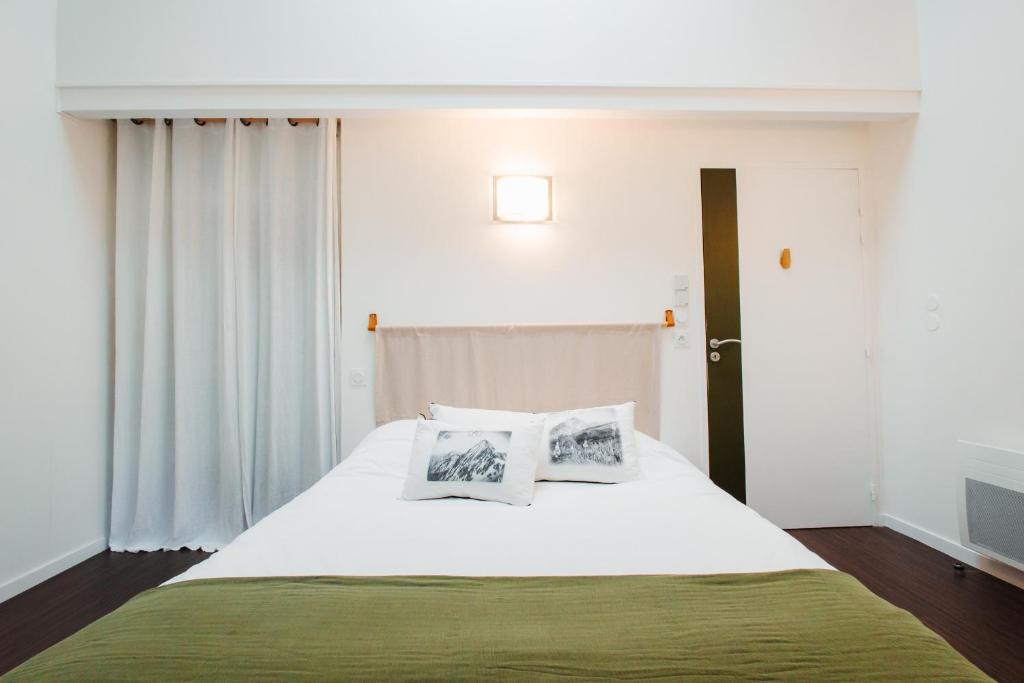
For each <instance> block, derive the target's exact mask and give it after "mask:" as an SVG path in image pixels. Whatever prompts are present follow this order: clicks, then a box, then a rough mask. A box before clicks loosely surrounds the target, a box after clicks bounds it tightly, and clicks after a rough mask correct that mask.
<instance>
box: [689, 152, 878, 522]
mask: <svg viewBox="0 0 1024 683" xmlns="http://www.w3.org/2000/svg"><path fill="white" fill-rule="evenodd" d="M702 168H734V169H736V191H737V194H738V193H739V192H740V185H739V180H740V176H741V175H742V173H743V172H744V171H749V170H772V169H776V170H822V171H833V170H836V171H854V172H855V173H856V174H857V195H858V213H859V220H858V225H859V228H860V246H861V249H860V254H861V278H860V280H861V292H862V295H863V297H864V318H865V319H864V354H865V356H866V362H865V363H864V366H865V372H866V374H867V377H866V380H867V397H868V405H867V414H868V424H867V425H865V428H866V429H867V430H868V435H867V437H868V444H869V447H870V450H871V452H870V453H869V454H868V457H869V458H870V459H871V482H870V487H871V490H870V495H871V509H872V516H873V517H874V522H875V525H876V526H877V525H878V524H879V523H880V521H879V520H880V515H881V508H882V485H881V473H882V462H881V444H880V443H879V438H880V437H879V434H880V428H879V426H880V420H881V416H880V403H879V395H880V387H879V380H878V365H877V362H878V343H877V340H878V323H877V321H878V298H877V292H878V290H877V285H876V283H875V281H874V279H873V278H871V274H872V273H874V272H877V241H876V235H875V230H874V222H873V220H872V218H873V217H872V216H871V214H870V212H869V211H866V210H865V207H870V206H871V205H870V203H869V201H868V199H869V192H868V190H869V189H870V185H869V182H870V177H869V176H868V177H867V178H866V177H865V176H866V174H865V168H864V164H858V165H850V164H821V163H806V162H798V163H777V164H773V163H744V164H740V163H736V162H735V160H733V161H729V160H724V161H723V160H717V161H713V160H706V159H705V160H700V161H699V162H698V163H696V164H695V165H694V167H693V169H692V170H691V172H692V174H693V178H694V179H695V183H696V184H695V187H694V194H695V197H696V201H695V203H694V204H695V214H694V217H693V218H694V226H695V231H696V237H697V248H698V251H697V258H695V259H694V260H695V262H696V271H695V273H694V275H693V277H692V278H690V286H691V290H692V289H694V288H695V287H694V285H696V288H699V289H697V291H696V296H694V297H691V300H690V305H691V306H693V304H694V303H698V304H699V306H700V310H699V311H693V310H691V321H690V326H689V333H690V335H691V340H692V344H691V348H693V349H697V347H698V346H699V347H700V352H701V354H702V358H701V366H700V374H699V377H700V387H699V390H700V391H699V397H698V406H699V410H700V411H701V415H702V419H701V420H700V421H699V422H700V434H699V441H700V466H701V469H702V470H703V471H704V473H705V474H707V473H708V472H710V471H711V450H710V441H709V429H710V428H709V423H708V416H709V413H708V365H707V359H706V357H703V356H704V355H706V354H707V345H708V342H707V334H706V325H705V323H706V317H705V316H706V313H705V308H704V302H705V299H704V295H705V292H704V218H703V217H704V207H703V205H702V203H701V192H700V170H701V169H702ZM742 267H743V264H742V263H741V264H740V268H741V272H742ZM695 320H699V321H700V324H699V325H695V324H694V321H695ZM698 342H699V344H698Z"/></svg>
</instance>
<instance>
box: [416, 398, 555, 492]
mask: <svg viewBox="0 0 1024 683" xmlns="http://www.w3.org/2000/svg"><path fill="white" fill-rule="evenodd" d="M543 428H544V420H543V418H540V417H538V418H535V419H533V420H531V421H529V422H527V423H525V424H523V425H517V426H515V427H509V426H504V427H502V426H497V427H489V428H488V427H481V426H479V425H471V426H462V427H459V426H455V425H451V424H448V423H445V422H438V421H435V420H425V419H423V418H420V419H419V421H418V422H417V423H416V436H415V437H414V438H413V442H412V457H410V459H409V473H408V475H406V478H405V488H404V489H403V490H402V497H403V498H405V499H406V500H424V499H427V498H447V497H449V496H458V497H460V498H476V499H477V500H493V501H496V502H499V503H509V504H511V505H529V504H530V503H531V502H532V501H533V481H534V476H535V474H536V470H537V453H538V448H537V446H538V444H539V443H540V438H541V433H542V432H543Z"/></svg>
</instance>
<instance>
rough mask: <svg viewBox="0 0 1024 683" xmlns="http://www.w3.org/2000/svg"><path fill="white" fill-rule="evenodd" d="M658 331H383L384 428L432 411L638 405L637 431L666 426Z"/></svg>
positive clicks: (379, 369) (379, 411)
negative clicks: (435, 406)
mask: <svg viewBox="0 0 1024 683" xmlns="http://www.w3.org/2000/svg"><path fill="white" fill-rule="evenodd" d="M661 329H662V326H661V325H658V324H636V325H614V324H612V325H609V324H600V325H494V326H480V327H454V326H451V327H393V326H383V325H382V326H378V327H376V333H377V334H376V356H377V362H376V376H375V379H374V408H375V414H376V420H377V424H383V423H385V422H390V421H392V420H399V419H406V418H415V417H416V416H417V415H418V414H420V413H424V414H425V413H426V410H427V405H428V404H429V403H431V402H435V403H443V404H446V405H455V406H462V407H473V408H491V409H501V410H518V411H528V412H547V411H553V410H566V409H569V408H584V407H590V406H597V405H610V404H616V403H625V402H626V401H636V402H637V403H636V427H637V429H639V430H641V431H643V432H645V433H647V434H650V435H651V436H654V437H657V436H658V433H659V431H660V429H659V427H660V419H661V343H660V336H661V335H660V333H659V332H660V330H661Z"/></svg>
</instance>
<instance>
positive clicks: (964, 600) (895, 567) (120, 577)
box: [0, 527, 1024, 681]
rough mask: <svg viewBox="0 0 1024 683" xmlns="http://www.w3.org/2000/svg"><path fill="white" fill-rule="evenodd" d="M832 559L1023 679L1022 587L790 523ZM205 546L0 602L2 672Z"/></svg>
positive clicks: (179, 567) (71, 575)
mask: <svg viewBox="0 0 1024 683" xmlns="http://www.w3.org/2000/svg"><path fill="white" fill-rule="evenodd" d="M791 533H792V534H793V536H795V537H796V538H798V539H799V540H800V541H801V542H802V543H804V544H805V545H807V546H808V547H809V548H810V549H811V550H813V551H814V552H816V553H818V554H819V555H821V556H822V557H823V558H825V560H826V561H827V562H829V563H830V564H832V565H833V566H835V567H836V568H837V569H840V570H842V571H845V572H849V573H850V574H853V575H854V576H856V577H857V578H858V579H860V580H861V581H862V582H863V583H864V584H865V585H866V586H867V587H868V588H870V589H871V590H873V591H874V592H875V593H877V594H878V595H880V596H881V597H883V598H885V599H886V600H888V601H890V602H892V603H893V604H895V605H897V606H898V607H902V608H903V609H906V610H908V611H910V612H912V613H913V614H915V615H916V616H917V617H918V618H919V619H921V621H923V622H924V623H925V624H927V625H928V626H929V627H930V628H932V629H933V630H935V631H936V632H937V633H939V635H941V636H942V637H944V638H945V639H946V640H947V641H949V643H950V644H951V645H952V646H953V647H955V648H956V649H957V650H959V651H960V652H962V653H963V654H964V655H965V656H966V657H967V658H968V659H970V660H971V661H972V662H974V663H975V664H976V665H978V666H979V667H980V668H981V669H983V670H984V671H985V672H987V673H988V674H989V675H991V676H993V677H995V678H996V679H998V680H1003V681H1021V680H1024V591H1022V590H1020V589H1018V588H1016V587H1014V586H1011V585H1010V584H1007V583H1004V582H1003V581H1000V580H999V579H996V578H994V577H992V576H989V575H988V574H985V573H984V572H980V571H977V570H975V569H972V568H970V567H968V568H967V569H966V571H964V572H963V573H962V574H961V573H957V572H954V571H953V566H952V565H953V559H952V558H950V557H949V556H947V555H944V554H942V553H940V552H938V551H936V550H932V549H931V548H929V547H927V546H924V545H922V544H920V543H918V542H917V541H914V540H911V539H909V538H907V537H906V536H902V535H900V534H898V533H896V532H894V531H891V530H889V529H877V528H871V527H859V528H852V529H807V530H798V531H792V532H791ZM206 557H208V555H207V554H206V553H202V552H192V551H180V552H163V553H137V554H130V553H111V552H104V553H100V554H99V555H96V556H95V557H93V558H90V559H88V560H86V561H85V562H83V563H82V564H80V565H78V566H76V567H73V568H71V569H69V570H67V571H66V572H64V573H62V574H59V575H58V576H55V577H54V578H52V579H50V580H49V581H46V582H44V583H42V584H40V585H38V586H36V587H35V588H32V589H30V590H28V591H26V592H24V593H22V594H21V595H18V596H16V597H14V598H12V599H10V600H8V601H7V602H5V603H3V604H0V674H2V673H4V672H6V671H9V670H10V669H12V668H14V667H15V666H17V665H18V664H20V663H21V662H23V661H25V660H26V659H28V658H29V657H31V656H32V655H34V654H36V653H37V652H40V651H42V650H44V649H46V648H47V647H49V646H50V645H53V644H54V643H56V642H58V641H59V640H62V639H63V638H66V637H67V636H69V635H71V634H72V633H74V632H75V631H77V630H78V629H80V628H82V627H83V626H85V625H86V624H89V623H90V622H92V621H94V620H96V619H98V618H100V617H101V616H103V615H104V614H107V613H108V612H110V611H112V610H114V609H116V608H117V607H119V606H120V605H122V604H123V603H124V602H126V601H127V600H128V599H129V598H131V597H132V596H134V595H136V594H138V593H140V592H142V591H144V590H146V589H148V588H152V587H154V586H157V585H159V584H161V583H163V582H164V581H166V580H167V579H169V578H171V577H172V576H175V575H176V574H179V573H181V572H183V571H184V570H185V569H187V568H189V567H190V566H192V565H193V564H195V563H196V562H199V561H201V560H203V559H205V558H206Z"/></svg>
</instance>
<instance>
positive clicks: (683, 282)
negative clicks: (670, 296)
mask: <svg viewBox="0 0 1024 683" xmlns="http://www.w3.org/2000/svg"><path fill="white" fill-rule="evenodd" d="M674 280H675V287H673V289H689V288H690V276H689V275H676V276H675V278H674Z"/></svg>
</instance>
